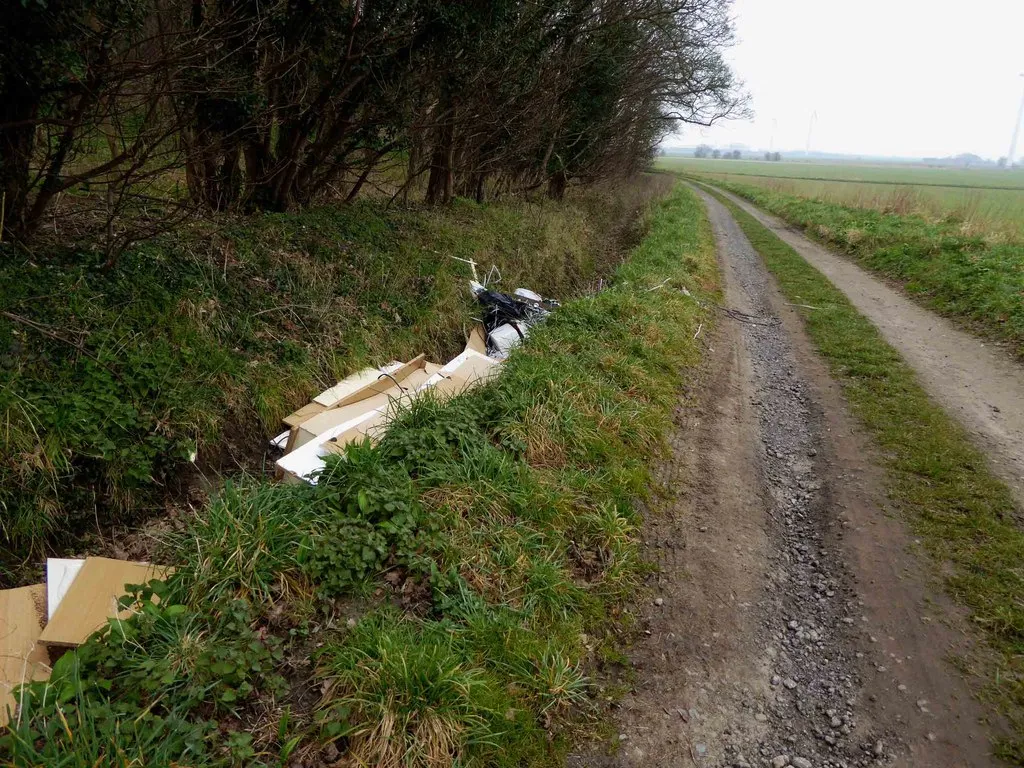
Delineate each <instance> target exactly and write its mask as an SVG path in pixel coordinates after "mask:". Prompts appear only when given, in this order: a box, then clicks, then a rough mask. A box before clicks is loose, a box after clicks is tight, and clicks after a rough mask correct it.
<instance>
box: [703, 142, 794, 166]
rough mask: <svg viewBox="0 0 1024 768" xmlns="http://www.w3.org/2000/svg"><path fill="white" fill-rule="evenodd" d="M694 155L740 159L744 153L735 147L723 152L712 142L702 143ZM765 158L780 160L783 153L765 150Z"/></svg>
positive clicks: (774, 160)
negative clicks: (715, 147)
mask: <svg viewBox="0 0 1024 768" xmlns="http://www.w3.org/2000/svg"><path fill="white" fill-rule="evenodd" d="M693 156H694V157H710V158H711V159H713V160H718V159H720V158H721V159H723V160H740V159H742V158H743V153H742V152H741V151H740V150H738V149H733V150H730V151H727V152H722V151H721V150H719V149H714V148H713V147H712V146H711V145H710V144H701V145H700V146H698V147H697V148H696V149H694V150H693ZM764 159H765V160H768V161H771V162H778V161H780V160H782V155H781V154H779V153H778V152H765V153H764Z"/></svg>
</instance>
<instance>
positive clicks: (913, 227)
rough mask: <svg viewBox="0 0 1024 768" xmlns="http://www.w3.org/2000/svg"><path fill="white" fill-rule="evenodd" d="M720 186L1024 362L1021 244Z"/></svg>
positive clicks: (951, 225)
mask: <svg viewBox="0 0 1024 768" xmlns="http://www.w3.org/2000/svg"><path fill="white" fill-rule="evenodd" d="M721 186H722V187H724V188H726V189H728V190H729V191H731V192H734V193H736V194H738V195H740V196H742V197H744V198H746V199H747V200H750V201H751V202H752V203H754V204H755V205H757V206H759V207H761V208H763V209H764V210H766V211H769V212H770V213H773V214H775V215H777V216H779V217H781V218H783V219H785V220H786V221H787V222H789V223H790V224H793V225H795V226H797V227H800V228H801V229H802V230H803V231H804V232H805V233H806V234H807V235H808V236H810V237H812V238H814V239H815V240H818V241H819V242H821V243H823V244H824V245H827V246H828V247H830V248H832V249H834V250H836V251H839V252H842V253H846V254H848V255H849V256H851V257H852V258H854V259H855V260H856V261H857V262H858V263H859V264H860V265H861V266H863V267H865V268H866V269H869V270H871V271H872V272H875V273H876V274H879V275H882V276H884V277H886V278H889V279H892V280H895V281H897V282H899V283H900V284H901V285H902V286H903V289H904V290H905V291H906V292H907V294H908V295H909V296H910V297H911V298H913V299H914V300H916V301H918V302H920V303H921V304H923V305H924V306H926V307H928V308H930V309H933V310H935V311H937V312H940V313H941V314H943V315H946V316H948V317H951V318H953V319H955V320H958V321H960V322H961V323H962V324H963V325H964V326H966V327H967V328H969V329H971V330H973V331H975V332H977V333H980V334H982V335H984V336H986V337H988V338H991V339H995V340H999V341H1003V342H1006V343H1007V344H1008V345H1009V346H1010V348H1011V350H1012V351H1013V353H1014V354H1015V355H1016V356H1017V357H1021V358H1024V243H1022V242H1021V241H1020V240H1019V239H1015V238H1008V237H1007V236H1006V235H1004V234H999V233H990V234H978V233H975V232H973V231H971V230H970V228H967V227H965V226H964V218H963V216H960V215H957V214H955V213H953V212H951V213H949V214H947V215H946V216H943V217H941V218H936V217H925V216H921V215H916V214H912V213H899V212H892V211H887V210H873V209H870V208H856V207H847V206H843V205H837V204H835V203H832V202H827V201H823V200H817V199H811V198H805V197H798V196H795V195H791V194H785V193H784V192H780V191H776V190H772V189H765V188H761V187H755V186H750V185H747V184H735V183H723V184H721Z"/></svg>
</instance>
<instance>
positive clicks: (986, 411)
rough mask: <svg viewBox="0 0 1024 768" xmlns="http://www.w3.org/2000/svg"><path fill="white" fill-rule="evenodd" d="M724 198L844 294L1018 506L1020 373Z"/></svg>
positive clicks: (1022, 454)
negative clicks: (966, 435)
mask: <svg viewBox="0 0 1024 768" xmlns="http://www.w3.org/2000/svg"><path fill="white" fill-rule="evenodd" d="M723 194H727V195H728V197H729V198H730V199H731V200H733V201H734V202H735V203H736V204H737V205H739V206H740V207H741V208H743V209H744V210H745V211H747V212H748V213H750V214H751V215H753V216H754V217H755V218H757V220H758V221H760V222H761V223H762V224H764V225H765V226H766V227H768V228H769V229H771V230H772V231H773V232H774V233H775V234H776V235H778V236H779V237H780V238H781V239H782V240H784V241H785V242H786V243H787V244H788V245H789V246H790V247H791V248H793V250H795V251H796V252H797V253H799V254H800V255H801V256H802V257H803V258H804V259H806V260H807V261H808V262H809V263H810V264H812V265H813V266H814V267H815V268H816V269H818V270H819V271H820V272H821V273H822V274H824V275H825V276H826V277H827V278H828V279H829V280H830V281H832V283H833V285H835V286H836V287H837V288H839V289H840V290H841V291H842V292H843V293H845V294H846V295H847V297H848V298H849V299H850V301H851V302H852V303H853V305H854V306H855V307H856V308H857V310H858V311H859V312H860V313H861V314H862V315H864V316H865V317H867V318H868V319H869V320H870V321H871V322H872V323H874V325H875V326H876V327H877V328H878V329H879V331H881V332H882V335H883V336H884V337H885V340H886V341H888V342H889V344H891V345H892V346H893V347H895V348H896V350H897V351H898V352H899V353H900V355H902V357H903V359H904V360H906V361H907V363H908V364H909V365H910V366H911V367H912V368H913V369H914V370H915V371H916V372H917V375H918V378H919V379H920V381H921V384H922V385H923V386H924V388H925V389H926V390H927V391H928V394H929V395H931V396H932V397H933V398H934V399H935V400H936V402H938V403H939V404H940V405H942V406H943V408H945V410H946V412H947V413H949V414H950V415H952V416H953V417H954V418H956V419H958V420H959V421H960V423H961V424H963V426H964V427H966V428H967V430H968V431H969V432H970V433H971V434H972V435H973V437H974V441H975V443H976V445H977V446H978V448H980V449H981V450H982V451H983V452H985V453H986V454H987V455H988V457H989V459H990V460H991V461H992V465H993V468H994V469H995V471H996V472H997V473H998V474H999V475H1000V477H1002V478H1003V480H1004V481H1005V482H1006V483H1007V484H1008V485H1009V486H1010V487H1011V488H1012V489H1013V492H1014V494H1015V496H1016V497H1017V502H1018V504H1020V505H1021V506H1024V369H1022V368H1021V366H1020V365H1018V364H1017V363H1015V362H1013V361H1012V360H1010V359H1009V358H1008V357H1007V356H1006V354H1004V353H1003V352H1002V351H1001V350H999V349H998V348H996V347H993V346H992V345H989V344H986V343H985V342H983V341H980V340H979V339H978V338H977V337H975V336H971V335H970V334H968V333H964V332H963V331H961V330H959V329H957V328H956V327H955V326H954V325H953V324H952V323H951V322H950V321H948V320H946V319H945V318H942V317H939V316H938V315H935V314H933V313H931V312H929V311H928V310H926V309H922V308H921V307H919V306H918V305H917V304H915V303H914V302H912V301H911V300H910V299H908V298H906V297H905V296H903V295H902V294H900V293H899V292H898V291H896V290H894V289H892V288H890V287H889V286H888V285H886V284H885V282H883V281H881V280H879V279H878V278H876V277H872V276H871V275H870V274H868V273H867V272H865V271H864V270H863V269H861V268H860V267H858V266H857V265H856V264H854V263H852V262H850V261H848V260H846V259H843V258H840V257H838V256H836V255H835V254H833V253H830V252H829V251H828V250H826V249H825V248H823V247H821V246H820V245H818V244H817V243H815V242H813V241H811V240H809V239H808V238H806V237H804V235H802V234H800V233H799V232H797V231H795V230H794V229H793V228H791V227H790V226H788V225H787V224H785V223H784V222H782V221H780V220H779V219H777V218H776V217H774V216H771V215H769V214H767V213H764V212H763V211H761V210H760V209H758V208H756V207H754V206H753V205H751V204H750V203H748V202H746V201H745V200H742V199H740V198H739V197H736V196H735V195H731V194H728V193H725V192H723Z"/></svg>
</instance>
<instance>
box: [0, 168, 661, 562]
mask: <svg viewBox="0 0 1024 768" xmlns="http://www.w3.org/2000/svg"><path fill="white" fill-rule="evenodd" d="M666 181H667V180H665V179H663V178H655V177H647V178H645V179H642V180H640V181H638V182H637V183H636V184H633V185H629V184H623V185H621V186H620V187H618V188H617V189H616V190H615V191H614V192H611V191H608V192H588V193H580V195H579V196H577V197H575V198H572V199H570V200H567V201H566V202H565V203H561V204H556V203H551V202H548V201H546V200H545V201H540V202H522V201H510V202H501V203H494V204H488V205H476V204H473V203H469V202H465V201H458V202H457V204H456V205H454V206H453V207H451V208H444V209H423V208H413V209H404V210H403V209H397V208H393V209H388V208H386V207H385V206H384V205H383V204H379V203H373V202H365V203H359V204H356V205H352V206H347V207H343V208H329V209H321V210H311V211H308V212H304V213H300V214H296V215H267V216H259V217H246V218H240V219H232V220H222V221H220V222H215V223H211V222H203V223H197V224H195V225H194V226H192V227H191V228H188V229H185V230H182V231H178V232H175V233H173V235H167V236H164V237H162V238H158V239H156V240H151V241H147V242H146V243H143V244H140V245H138V246H136V247H135V248H133V249H132V250H130V251H129V252H127V253H125V254H124V255H123V256H122V257H121V259H120V261H119V263H118V264H117V266H116V267H115V268H114V269H112V270H109V271H103V270H102V269H100V267H99V265H100V264H101V263H102V256H101V255H91V254H88V253H81V252H74V253H54V252H50V253H21V252H15V251H12V250H10V249H8V250H6V251H4V250H2V249H0V312H2V313H3V314H0V373H2V376H0V425H2V426H0V511H2V518H0V553H2V557H0V561H2V565H0V582H2V581H7V582H12V581H16V580H18V574H17V572H16V571H17V570H18V567H19V566H18V564H19V563H20V562H23V561H24V560H25V559H26V558H28V557H32V558H36V559H38V558H39V557H40V556H41V555H42V554H43V552H44V551H45V550H46V547H47V545H48V544H50V545H55V546H58V547H59V546H60V545H61V544H63V543H64V541H63V540H62V539H61V538H60V537H61V535H62V534H64V535H67V534H74V535H75V539H74V540H75V542H76V547H79V551H80V545H79V543H78V542H79V538H78V536H79V535H80V534H81V533H82V531H83V529H92V530H95V529H96V528H97V527H100V528H103V527H105V526H106V525H108V524H111V523H125V522H131V521H132V520H137V519H139V517H140V516H142V515H145V514H146V513H147V512H149V511H156V510H162V509H163V506H164V504H165V503H166V501H167V499H168V497H169V496H170V497H172V498H173V497H174V495H175V494H176V493H178V492H179V490H180V489H179V486H181V485H182V484H187V483H188V482H189V478H190V476H191V475H195V474H197V473H196V470H195V469H192V471H191V475H190V473H189V472H188V471H183V469H184V470H189V469H190V468H191V464H190V458H191V457H192V456H193V455H195V454H196V453H198V458H197V467H198V469H199V470H201V471H202V472H204V473H205V474H207V475H210V474H211V473H213V474H216V473H217V472H219V471H221V470H225V469H226V470H229V471H237V470H238V468H239V467H243V468H246V469H248V470H250V471H258V470H259V468H260V466H259V465H260V461H261V459H262V450H263V446H264V445H265V444H266V443H265V441H266V438H267V437H268V436H269V435H272V434H274V433H275V432H276V431H277V429H278V428H279V423H280V419H281V417H282V416H284V415H285V414H286V413H288V412H290V411H291V410H292V409H294V408H295V407H297V406H298V405H300V404H302V403H304V402H306V401H307V400H308V398H309V397H310V396H311V395H312V394H314V393H315V392H317V391H320V390H321V389H323V388H324V387H325V386H329V385H330V384H331V383H333V382H335V381H337V379H338V378H339V377H342V376H344V375H346V374H348V373H350V372H351V371H352V370H354V369H357V368H359V367H361V366H363V365H365V364H367V363H368V362H373V363H379V362H380V361H382V360H386V359H388V358H392V357H398V358H403V359H405V358H407V357H408V356H411V355H414V354H417V353H419V352H427V353H428V354H429V355H430V356H431V357H432V358H433V359H440V360H444V359H447V358H448V357H449V356H450V355H451V354H453V353H454V352H456V351H457V350H459V349H461V347H462V344H463V338H464V337H463V326H464V324H465V323H467V322H469V321H470V318H471V315H472V314H473V310H472V304H471V302H470V301H468V300H467V292H466V278H467V276H468V274H469V272H468V268H467V266H466V265H465V264H463V263H461V262H458V261H454V260H452V259H451V258H449V256H458V257H462V258H472V259H475V260H476V261H477V262H479V263H480V265H481V269H482V270H483V271H484V272H486V270H487V269H488V268H489V267H490V265H491V264H492V263H493V264H495V265H497V266H498V267H499V268H500V270H501V274H502V276H503V277H504V282H503V283H502V285H505V286H511V287H513V288H514V287H516V286H518V285H526V286H531V287H533V288H535V289H537V290H540V291H542V292H544V293H545V294H546V295H551V296H556V297H565V298H568V297H571V296H573V295H575V294H577V293H578V292H579V291H580V290H581V289H582V288H583V287H585V286H586V285H588V284H590V283H592V282H594V281H595V280H596V279H597V278H599V277H601V276H607V275H608V274H610V272H611V270H613V269H614V267H615V265H616V264H617V263H618V262H619V261H620V260H621V257H622V254H623V247H624V245H623V242H624V239H628V237H629V233H630V232H631V231H632V229H633V226H634V225H635V224H636V220H637V216H638V215H639V213H640V211H641V210H642V209H643V208H644V207H645V206H646V205H647V202H648V201H649V199H650V198H651V197H652V195H655V194H661V193H663V192H664V191H665V183H664V182H666ZM215 224H216V226H215Z"/></svg>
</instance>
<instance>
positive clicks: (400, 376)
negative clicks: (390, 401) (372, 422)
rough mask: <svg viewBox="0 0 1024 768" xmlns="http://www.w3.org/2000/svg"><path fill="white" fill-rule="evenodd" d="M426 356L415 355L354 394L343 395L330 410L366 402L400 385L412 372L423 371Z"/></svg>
mask: <svg viewBox="0 0 1024 768" xmlns="http://www.w3.org/2000/svg"><path fill="white" fill-rule="evenodd" d="M426 362H427V356H426V355H417V356H416V357H414V358H413V359H412V360H410V361H409V362H408V363H406V364H405V365H403V366H401V367H399V368H396V369H395V370H394V371H392V372H391V373H390V374H388V375H380V378H378V379H376V380H374V381H371V382H370V383H369V384H366V385H365V386H362V387H360V388H359V389H357V390H355V391H354V392H351V393H349V394H348V395H345V397H343V398H341V399H340V400H338V402H336V403H335V404H334V405H333V406H331V407H332V408H341V407H342V406H344V405H351V404H352V403H358V402H359V401H360V400H366V399H367V398H369V397H373V396H374V395H376V394H379V393H381V392H384V391H386V390H387V389H389V388H391V387H393V386H394V385H395V384H396V383H397V384H402V383H403V382H404V381H405V380H406V379H407V378H408V377H409V375H410V374H412V373H413V371H420V370H423V367H424V366H425V365H426Z"/></svg>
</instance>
